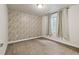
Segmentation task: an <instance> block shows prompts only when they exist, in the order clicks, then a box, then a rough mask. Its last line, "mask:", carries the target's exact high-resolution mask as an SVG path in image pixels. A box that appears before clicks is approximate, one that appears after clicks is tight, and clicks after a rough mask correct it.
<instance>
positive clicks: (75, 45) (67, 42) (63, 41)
mask: <svg viewBox="0 0 79 59" xmlns="http://www.w3.org/2000/svg"><path fill="white" fill-rule="evenodd" d="M44 38H47V39H49V40H52V41H56V42H58V43H62V44H65V45H68V46H72V47H75V48H79V44H77V43H75V42H72V41H69V40H65V39H64V38H62V39H61V38H53V37H49V36H44Z"/></svg>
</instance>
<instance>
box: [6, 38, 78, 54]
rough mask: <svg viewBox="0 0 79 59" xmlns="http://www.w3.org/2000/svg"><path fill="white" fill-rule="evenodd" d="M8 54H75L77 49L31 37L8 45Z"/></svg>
mask: <svg viewBox="0 0 79 59" xmlns="http://www.w3.org/2000/svg"><path fill="white" fill-rule="evenodd" d="M6 54H8V55H12V54H13V55H75V54H79V49H76V48H73V47H69V46H65V45H62V44H59V43H56V42H54V41H50V40H47V39H43V38H42V39H33V40H29V41H24V42H19V43H15V44H10V45H8V48H7V51H6Z"/></svg>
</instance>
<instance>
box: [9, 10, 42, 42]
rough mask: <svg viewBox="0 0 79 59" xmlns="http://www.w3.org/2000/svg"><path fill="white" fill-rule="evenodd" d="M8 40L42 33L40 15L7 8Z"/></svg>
mask: <svg viewBox="0 0 79 59" xmlns="http://www.w3.org/2000/svg"><path fill="white" fill-rule="evenodd" d="M8 22H9V27H8V29H9V41H15V40H21V39H26V38H30V37H37V36H41V35H42V17H41V16H36V15H30V14H27V13H24V12H21V11H17V10H9V21H8Z"/></svg>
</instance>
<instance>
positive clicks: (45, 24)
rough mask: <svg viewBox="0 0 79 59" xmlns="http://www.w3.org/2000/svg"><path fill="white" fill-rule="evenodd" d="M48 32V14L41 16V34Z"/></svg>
mask: <svg viewBox="0 0 79 59" xmlns="http://www.w3.org/2000/svg"><path fill="white" fill-rule="evenodd" d="M47 34H48V16H43V17H42V35H43V36H45V35H47Z"/></svg>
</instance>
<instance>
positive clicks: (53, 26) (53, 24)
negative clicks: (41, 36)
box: [51, 13, 57, 34]
mask: <svg viewBox="0 0 79 59" xmlns="http://www.w3.org/2000/svg"><path fill="white" fill-rule="evenodd" d="M56 31H57V13H55V14H53V15H51V32H52V34H53V33H56Z"/></svg>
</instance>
